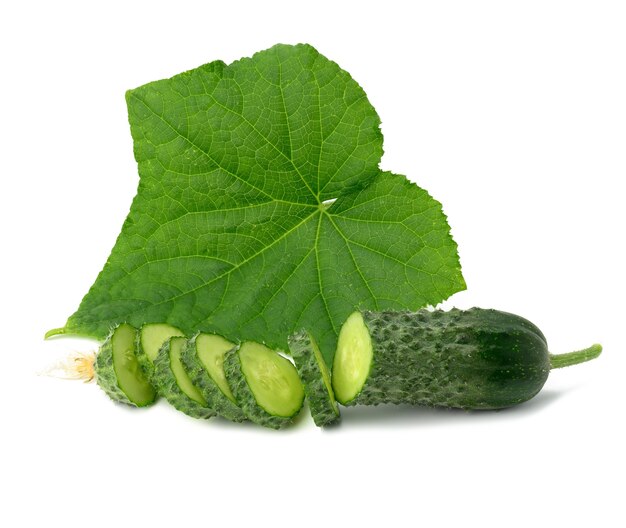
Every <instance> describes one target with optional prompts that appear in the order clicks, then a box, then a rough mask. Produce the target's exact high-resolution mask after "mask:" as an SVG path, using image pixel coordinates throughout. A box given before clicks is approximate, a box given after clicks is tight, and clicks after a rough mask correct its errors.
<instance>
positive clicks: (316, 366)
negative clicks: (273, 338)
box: [289, 330, 339, 427]
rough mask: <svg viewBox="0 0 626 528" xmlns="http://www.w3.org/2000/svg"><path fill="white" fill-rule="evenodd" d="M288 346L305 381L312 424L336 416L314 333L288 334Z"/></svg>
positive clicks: (328, 377)
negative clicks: (312, 334)
mask: <svg viewBox="0 0 626 528" xmlns="http://www.w3.org/2000/svg"><path fill="white" fill-rule="evenodd" d="M289 350H290V351H291V356H292V357H293V360H294V362H295V364H296V369H297V370H298V375H299V376H300V379H301V380H302V384H303V385H304V392H305V394H306V398H307V401H308V402H309V410H310V411H311V416H312V417H313V421H314V422H315V425H317V426H318V427H324V426H325V425H329V424H331V423H333V422H336V421H337V420H339V408H338V407H337V402H336V401H335V395H334V393H333V388H332V386H331V377H330V372H329V371H328V367H327V366H326V363H325V362H324V358H323V357H322V354H321V353H320V350H319V348H318V346H317V343H316V342H315V339H313V336H311V335H310V334H309V333H308V332H307V331H306V330H301V331H300V332H298V333H296V334H293V335H292V336H290V337H289Z"/></svg>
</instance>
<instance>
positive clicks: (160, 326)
mask: <svg viewBox="0 0 626 528" xmlns="http://www.w3.org/2000/svg"><path fill="white" fill-rule="evenodd" d="M174 336H183V333H182V332H181V331H180V330H179V329H178V328H175V327H174V326H171V325H168V324H165V323H147V324H145V325H143V326H142V327H141V328H140V329H139V332H138V335H137V359H138V360H139V364H140V365H141V368H142V369H143V371H144V372H145V373H146V375H147V376H148V378H149V379H150V378H152V375H153V373H154V360H155V359H156V358H157V356H158V355H159V350H161V347H162V346H163V343H165V342H166V341H167V340H168V339H169V338H170V337H174Z"/></svg>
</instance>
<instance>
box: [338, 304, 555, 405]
mask: <svg viewBox="0 0 626 528" xmlns="http://www.w3.org/2000/svg"><path fill="white" fill-rule="evenodd" d="M362 315H363V319H364V322H365V324H366V326H367V328H368V329H369V332H370V336H371V338H372V346H373V358H372V365H371V370H370V374H369V376H368V378H367V380H366V382H365V384H364V386H363V388H362V390H361V391H360V393H359V394H358V395H357V396H356V397H355V398H354V399H353V400H351V401H350V402H346V403H345V404H347V405H355V404H365V405H376V404H379V403H397V404H401V403H409V404H413V405H426V406H435V407H456V408H461V409H501V408H505V407H510V406H513V405H516V404H518V403H522V402H524V401H526V400H529V399H530V398H532V397H533V396H535V395H536V394H537V393H538V392H539V391H540V390H541V388H542V387H543V385H544V383H545V382H546V380H547V378H548V374H549V372H550V359H549V353H548V349H547V344H546V339H545V337H544V336H543V334H542V333H541V331H540V330H539V329H538V328H537V327H536V326H535V325H534V324H532V323H531V322H530V321H527V320H526V319H523V318H522V317H519V316H517V315H514V314H510V313H506V312H500V311H497V310H484V309H481V308H472V309H470V310H466V311H462V310H458V309H452V310H450V311H448V312H444V311H440V310H438V311H434V312H431V311H428V310H421V311H419V312H391V311H389V312H363V313H362Z"/></svg>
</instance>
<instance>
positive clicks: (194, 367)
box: [181, 334, 246, 422]
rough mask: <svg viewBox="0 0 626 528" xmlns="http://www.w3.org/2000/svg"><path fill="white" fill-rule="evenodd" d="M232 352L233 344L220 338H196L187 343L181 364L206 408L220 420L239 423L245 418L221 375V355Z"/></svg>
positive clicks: (205, 336) (199, 336)
mask: <svg viewBox="0 0 626 528" xmlns="http://www.w3.org/2000/svg"><path fill="white" fill-rule="evenodd" d="M233 348H235V344H234V343H231V342H230V341H227V340H226V339H224V338H223V337H221V336H218V335H212V334H196V335H195V336H194V337H192V338H191V339H190V340H189V341H187V344H186V345H185V347H184V348H183V351H182V355H181V360H182V363H183V366H184V367H185V370H186V371H187V374H189V377H190V378H191V380H192V381H193V384H194V385H195V386H196V387H198V389H200V392H202V396H203V397H204V399H205V400H206V401H207V403H208V406H209V407H211V408H212V409H214V410H215V412H216V413H217V414H218V415H219V416H222V417H223V418H226V419H228V420H231V421H233V422H243V421H245V420H246V415H245V414H244V412H243V411H242V410H241V409H240V408H239V407H238V406H237V402H236V400H235V397H234V396H233V393H232V392H231V390H230V387H229V386H228V382H227V381H226V375H225V374H224V364H223V363H224V354H226V352H228V351H229V350H231V349H233Z"/></svg>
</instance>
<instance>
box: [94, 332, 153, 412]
mask: <svg viewBox="0 0 626 528" xmlns="http://www.w3.org/2000/svg"><path fill="white" fill-rule="evenodd" d="M136 340H137V330H136V329H135V328H133V327H132V326H130V325H129V324H126V323H124V324H120V325H119V326H117V327H116V328H114V329H113V331H112V332H111V333H110V334H109V336H108V337H107V339H106V340H105V342H104V343H103V344H102V346H101V347H100V351H99V352H98V355H97V357H96V363H95V365H94V366H95V374H96V380H97V382H98V385H100V387H102V389H103V390H104V392H106V393H107V394H108V395H109V397H110V398H111V399H112V400H115V401H118V402H121V403H127V404H128V405H134V406H135V407H145V406H146V405H150V404H151V403H153V402H154V400H155V398H156V392H155V390H154V388H153V387H152V385H150V382H149V381H148V379H147V378H146V376H145V375H144V373H143V371H142V370H141V368H140V367H139V362H138V361H137V356H136V354H135V350H136V349H135V343H136Z"/></svg>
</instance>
